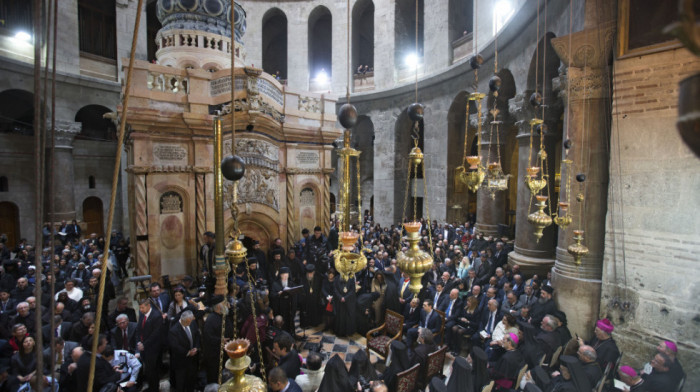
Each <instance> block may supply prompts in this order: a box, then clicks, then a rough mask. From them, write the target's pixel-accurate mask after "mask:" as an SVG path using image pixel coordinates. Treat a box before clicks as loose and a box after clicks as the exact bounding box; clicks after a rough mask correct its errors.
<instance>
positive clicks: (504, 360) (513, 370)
mask: <svg viewBox="0 0 700 392" xmlns="http://www.w3.org/2000/svg"><path fill="white" fill-rule="evenodd" d="M517 344H518V335H516V334H514V333H511V334H510V335H508V336H506V337H505V339H504V340H503V348H504V349H505V350H506V352H505V353H504V354H503V355H502V356H501V357H500V358H499V359H498V361H497V362H496V363H495V365H494V366H493V367H491V368H490V369H489V370H490V373H491V378H492V379H493V380H494V381H495V384H496V385H498V386H499V387H501V388H503V389H510V388H514V387H515V381H516V379H517V378H518V373H519V372H520V370H521V369H522V367H523V366H524V365H525V359H524V358H523V354H522V353H521V352H520V351H518V350H516V346H517Z"/></svg>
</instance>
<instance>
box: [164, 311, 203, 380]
mask: <svg viewBox="0 0 700 392" xmlns="http://www.w3.org/2000/svg"><path fill="white" fill-rule="evenodd" d="M192 321H194V315H193V314H192V311H190V310H185V311H184V312H182V314H181V315H180V320H179V321H177V322H175V323H174V325H173V326H172V327H171V328H170V332H169V333H168V343H169V345H170V369H171V374H172V377H171V380H172V381H173V386H174V389H175V391H177V392H192V391H194V387H195V386H196V384H197V369H198V368H199V350H200V348H201V345H200V334H199V328H197V323H193V322H192Z"/></svg>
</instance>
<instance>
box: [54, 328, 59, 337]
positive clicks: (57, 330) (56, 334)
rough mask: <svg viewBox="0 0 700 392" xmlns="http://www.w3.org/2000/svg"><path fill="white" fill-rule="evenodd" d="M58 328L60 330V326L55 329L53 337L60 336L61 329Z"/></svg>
mask: <svg viewBox="0 0 700 392" xmlns="http://www.w3.org/2000/svg"><path fill="white" fill-rule="evenodd" d="M60 328H61V327H60V326H58V327H56V332H55V333H54V336H55V337H59V336H61V332H60V331H61V329H60Z"/></svg>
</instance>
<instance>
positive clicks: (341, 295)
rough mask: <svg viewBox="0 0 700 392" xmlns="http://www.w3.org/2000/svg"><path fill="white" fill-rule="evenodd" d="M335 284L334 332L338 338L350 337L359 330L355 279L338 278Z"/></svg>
mask: <svg viewBox="0 0 700 392" xmlns="http://www.w3.org/2000/svg"><path fill="white" fill-rule="evenodd" d="M333 283H334V285H333V313H334V315H335V321H334V323H333V324H334V328H333V331H334V332H335V334H336V336H350V335H352V334H354V333H355V331H356V329H357V324H356V320H355V316H356V312H355V309H356V306H357V305H356V298H357V297H356V294H355V278H354V277H352V278H350V279H349V280H342V279H341V278H340V277H338V278H336V279H335V281H334V282H333ZM343 299H344V300H345V301H343Z"/></svg>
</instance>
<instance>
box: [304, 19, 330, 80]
mask: <svg viewBox="0 0 700 392" xmlns="http://www.w3.org/2000/svg"><path fill="white" fill-rule="evenodd" d="M308 33H309V44H308V47H309V73H310V75H309V79H311V80H317V82H318V83H319V84H322V83H321V82H322V81H321V80H318V79H319V76H320V75H321V74H322V73H325V77H326V78H329V79H330V77H331V74H332V64H333V61H332V54H333V16H332V15H331V11H329V10H328V8H326V7H324V6H318V7H316V8H314V10H313V11H311V14H310V15H309V32H308Z"/></svg>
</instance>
